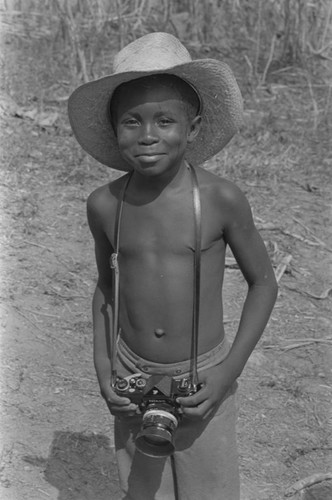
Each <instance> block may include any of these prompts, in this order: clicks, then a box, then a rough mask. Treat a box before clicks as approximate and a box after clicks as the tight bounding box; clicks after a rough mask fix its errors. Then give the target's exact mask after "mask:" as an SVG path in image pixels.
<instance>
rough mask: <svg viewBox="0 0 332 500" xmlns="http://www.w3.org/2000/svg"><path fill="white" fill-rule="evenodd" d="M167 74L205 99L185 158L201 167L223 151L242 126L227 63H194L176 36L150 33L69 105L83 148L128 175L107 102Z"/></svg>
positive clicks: (76, 93)
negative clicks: (134, 84)
mask: <svg viewBox="0 0 332 500" xmlns="http://www.w3.org/2000/svg"><path fill="white" fill-rule="evenodd" d="M161 73H168V74H172V75H176V76H178V77H179V78H182V79H183V80H185V81H187V82H189V83H190V84H191V85H193V86H194V87H195V89H196V90H197V91H198V92H199V94H200V97H201V101H202V113H201V114H202V126H201V130H200V133H199V135H198V137H197V138H196V139H195V141H194V142H193V143H192V144H190V145H188V148H187V153H186V159H187V160H188V161H189V162H190V163H192V164H193V165H199V164H201V163H203V162H204V161H206V160H208V159H209V158H211V157H212V156H214V155H215V154H216V153H218V152H219V151H221V150H222V149H223V148H224V147H225V146H226V144H227V143H228V142H229V141H230V139H231V138H232V137H233V135H234V134H235V133H236V131H237V129H238V127H239V126H240V125H241V122H242V97H241V92H240V89H239V87H238V85H237V82H236V80H235V77H234V75H233V73H232V71H231V69H230V68H229V66H227V64H225V63H222V62H220V61H217V60H215V59H197V60H194V61H193V60H192V59H191V57H190V54H189V52H188V51H187V49H186V48H185V47H184V46H183V45H182V44H181V43H180V42H179V40H178V39H177V38H175V37H174V36H173V35H170V34H167V33H150V34H149V35H145V36H143V37H141V38H139V39H138V40H136V41H134V42H132V43H131V44H129V45H127V46H126V47H125V48H124V49H122V50H121V51H120V52H119V53H118V54H117V56H116V57H115V59H114V64H113V73H112V74H111V75H109V76H105V77H103V78H100V79H98V80H95V81H93V82H89V83H86V84H84V85H82V86H80V87H78V88H77V89H76V90H75V91H74V92H73V93H72V95H71V96H70V98H69V101H68V114H69V120H70V124H71V127H72V129H73V132H74V134H75V137H76V139H77V141H78V142H79V144H80V145H81V146H82V148H83V149H84V150H85V151H86V152H87V153H89V154H90V155H91V156H92V157H93V158H95V159H96V160H98V161H99V162H100V163H103V164H104V165H107V166H109V167H111V168H114V169H116V170H123V171H129V170H130V169H131V167H130V166H129V165H128V164H127V163H126V162H125V161H124V160H123V158H122V156H121V154H120V151H119V148H118V145H117V140H116V137H115V135H114V132H113V129H112V126H111V122H110V114H109V104H110V100H111V97H112V94H113V92H114V90H115V89H116V87H118V86H119V85H121V84H122V83H124V82H128V81H131V80H135V79H137V78H141V77H144V76H148V75H153V74H161Z"/></svg>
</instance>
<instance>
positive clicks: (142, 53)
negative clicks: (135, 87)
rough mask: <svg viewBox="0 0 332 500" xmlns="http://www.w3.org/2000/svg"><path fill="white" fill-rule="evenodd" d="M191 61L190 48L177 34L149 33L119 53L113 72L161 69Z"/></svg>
mask: <svg viewBox="0 0 332 500" xmlns="http://www.w3.org/2000/svg"><path fill="white" fill-rule="evenodd" d="M191 61H192V58H191V56H190V54H189V52H188V50H187V49H186V48H185V47H184V46H183V45H182V43H181V42H180V41H179V40H178V39H177V38H175V36H173V35H170V34H169V33H149V34H148V35H145V36H143V37H141V38H138V39H137V40H135V41H134V42H132V43H130V44H129V45H127V46H126V47H124V48H123V49H122V50H121V51H120V52H119V53H118V54H117V56H116V57H115V59H114V63H113V72H114V73H115V74H116V73H125V72H127V71H159V70H163V69H165V70H166V69H169V68H172V67H173V66H177V65H180V64H185V63H188V62H191Z"/></svg>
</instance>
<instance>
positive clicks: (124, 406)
mask: <svg viewBox="0 0 332 500" xmlns="http://www.w3.org/2000/svg"><path fill="white" fill-rule="evenodd" d="M101 395H102V396H103V398H104V399H105V401H106V404H107V406H108V409H109V411H110V412H111V414H112V415H114V416H115V417H123V418H124V417H134V416H135V415H137V410H138V406H137V405H136V404H134V403H131V401H130V399H129V398H126V397H123V396H118V395H117V394H116V393H115V392H114V390H113V389H112V387H111V386H105V387H104V388H102V387H101Z"/></svg>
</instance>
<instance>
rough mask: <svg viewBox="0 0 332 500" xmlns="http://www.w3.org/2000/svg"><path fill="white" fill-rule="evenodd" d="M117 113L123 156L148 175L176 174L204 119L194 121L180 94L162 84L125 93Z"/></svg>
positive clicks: (118, 105) (153, 84) (137, 170)
mask: <svg viewBox="0 0 332 500" xmlns="http://www.w3.org/2000/svg"><path fill="white" fill-rule="evenodd" d="M115 114H116V133H117V139H118V144H119V149H120V151H121V154H122V156H123V158H124V159H125V160H126V161H127V162H128V164H129V165H130V166H131V167H133V169H134V170H135V171H136V172H137V173H139V174H141V175H144V176H157V175H158V176H159V175H162V174H166V173H167V174H168V175H170V174H172V173H173V174H176V172H177V171H178V170H179V168H180V166H181V164H182V162H183V159H184V156H185V151H186V148H187V145H188V144H189V143H191V142H192V141H193V140H194V138H195V137H196V135H197V134H198V132H199V126H200V117H199V116H195V117H194V118H191V117H190V116H189V112H188V106H187V104H186V103H185V102H184V101H183V99H181V96H180V94H179V92H177V90H176V89H175V88H168V87H167V86H165V85H162V84H161V83H158V82H152V83H151V84H149V85H137V84H136V85H133V86H128V87H126V88H124V89H123V90H121V92H120V93H119V98H118V99H117V102H116V113H115Z"/></svg>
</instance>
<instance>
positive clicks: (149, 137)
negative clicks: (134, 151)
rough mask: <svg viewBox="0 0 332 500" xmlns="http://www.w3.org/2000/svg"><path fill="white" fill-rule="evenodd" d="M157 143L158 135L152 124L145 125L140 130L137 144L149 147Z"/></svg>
mask: <svg viewBox="0 0 332 500" xmlns="http://www.w3.org/2000/svg"><path fill="white" fill-rule="evenodd" d="M155 142H158V135H157V133H156V130H155V127H154V126H153V124H150V123H147V124H146V125H144V126H143V127H142V128H141V135H140V138H139V143H140V144H144V145H150V144H154V143H155Z"/></svg>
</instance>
